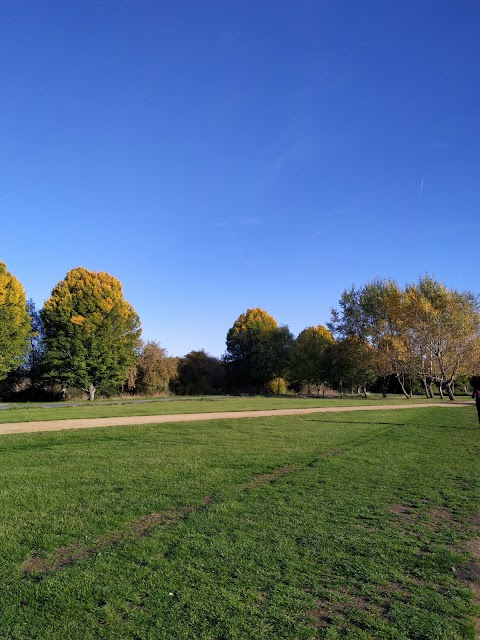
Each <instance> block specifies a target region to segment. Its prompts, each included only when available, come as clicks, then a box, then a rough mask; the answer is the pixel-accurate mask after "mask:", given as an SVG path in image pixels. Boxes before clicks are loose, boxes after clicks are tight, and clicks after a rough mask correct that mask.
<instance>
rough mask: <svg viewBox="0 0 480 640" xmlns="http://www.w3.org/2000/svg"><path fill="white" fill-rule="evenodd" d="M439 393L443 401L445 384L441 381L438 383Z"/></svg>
mask: <svg viewBox="0 0 480 640" xmlns="http://www.w3.org/2000/svg"><path fill="white" fill-rule="evenodd" d="M438 391H439V393H440V398H441V399H442V400H443V382H442V381H441V380H440V382H439V383H438Z"/></svg>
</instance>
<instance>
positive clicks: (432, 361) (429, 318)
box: [329, 275, 480, 400]
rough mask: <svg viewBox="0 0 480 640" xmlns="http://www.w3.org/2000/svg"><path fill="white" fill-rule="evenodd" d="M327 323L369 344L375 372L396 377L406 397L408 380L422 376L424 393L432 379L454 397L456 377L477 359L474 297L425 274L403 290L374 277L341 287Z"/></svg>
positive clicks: (479, 325)
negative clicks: (361, 284) (337, 307)
mask: <svg viewBox="0 0 480 640" xmlns="http://www.w3.org/2000/svg"><path fill="white" fill-rule="evenodd" d="M329 327H330V328H331V329H332V331H333V332H334V333H335V334H336V335H337V336H338V337H340V338H342V339H347V338H356V339H358V340H361V341H363V342H365V344H368V345H369V346H370V347H372V350H371V351H369V354H370V355H369V360H370V361H371V364H372V366H373V368H374V370H375V371H376V373H377V376H380V377H383V378H387V377H388V376H390V375H394V376H395V377H396V379H397V381H398V383H399V385H400V387H401V389H402V391H403V393H404V394H405V395H406V396H407V397H409V396H410V395H411V390H409V389H408V388H407V381H412V380H414V379H421V380H422V381H423V383H424V386H425V389H426V392H427V395H429V394H430V395H431V393H432V392H431V390H430V391H429V389H431V383H432V382H435V383H436V384H438V385H439V388H440V390H441V389H442V388H443V386H445V388H446V390H447V393H448V395H449V397H450V399H452V400H453V399H454V395H453V384H454V381H455V378H456V377H457V376H458V375H469V374H471V373H472V372H473V371H474V370H475V368H476V367H478V366H479V362H480V358H479V354H480V312H479V304H478V299H477V298H476V296H474V295H473V294H472V293H470V292H462V293H461V292H458V291H456V290H455V289H448V288H447V287H446V286H445V285H444V284H442V283H440V282H437V281H436V280H435V279H434V278H432V277H430V276H428V275H426V276H424V277H423V278H420V279H419V281H418V282H417V283H415V284H411V285H407V286H406V287H405V288H404V289H401V288H400V287H399V286H398V285H397V283H396V282H394V281H392V280H379V279H377V280H374V281H373V282H370V283H368V284H366V285H364V286H363V287H361V288H358V289H356V288H355V287H351V288H350V289H347V290H345V291H344V292H343V294H342V296H341V298H340V310H335V309H334V310H332V320H331V322H330V323H329Z"/></svg>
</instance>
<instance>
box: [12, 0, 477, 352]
mask: <svg viewBox="0 0 480 640" xmlns="http://www.w3.org/2000/svg"><path fill="white" fill-rule="evenodd" d="M479 34H480V4H479V3H478V0H472V1H469V0H451V1H446V0H435V1H433V0H431V1H430V0H428V1H422V0H406V1H405V2H387V1H385V0H371V1H362V0H346V1H342V2H338V1H337V0H295V1H294V0H282V1H281V2H279V1H278V0H275V1H274V0H261V1H260V2H259V1H258V0H257V1H255V2H254V1H250V0H246V1H244V2H228V1H227V2H225V0H211V1H210V0H207V1H206V2H199V1H198V0H185V1H184V0H181V1H180V2H165V1H162V0H141V1H134V0H130V1H125V0H118V1H116V2H108V1H106V0H103V1H101V0H100V1H99V0H94V1H93V0H82V1H81V2H65V1H63V0H62V1H60V0H57V1H48V0H45V1H41V2H38V0H22V1H21V2H19V1H18V0H2V1H1V2H0V56H1V60H2V74H1V82H0V92H1V95H0V164H1V171H0V211H1V223H2V226H1V228H2V246H1V251H0V259H2V260H3V261H4V262H6V264H7V267H8V269H9V270H10V271H11V272H12V273H14V274H15V275H16V276H17V277H18V278H19V279H20V280H21V282H22V284H23V285H24V287H25V289H26V291H27V295H28V296H29V297H31V298H33V299H34V301H35V302H36V304H37V307H41V306H42V305H43V302H44V300H45V299H46V298H48V296H49V295H50V292H51V290H52V288H53V287H54V286H55V284H56V283H57V282H58V281H59V280H61V279H62V278H63V277H64V276H65V274H66V272H67V271H68V270H70V269H71V268H73V267H76V266H83V267H86V268H88V269H92V270H95V271H100V270H101V271H107V272H109V273H111V274H112V275H114V276H116V277H117V278H118V279H119V280H121V282H122V283H123V286H124V293H125V297H126V299H127V300H129V301H130V302H131V303H132V304H133V306H134V307H135V309H136V310H137V312H138V313H139V315H140V317H141V319H142V323H143V327H144V338H146V339H155V340H158V341H160V343H161V344H162V345H163V346H164V347H166V348H167V349H168V351H169V352H170V354H172V355H184V354H185V353H187V352H188V351H190V350H192V349H201V348H204V349H206V350H207V351H209V352H210V353H212V354H213V355H217V356H219V355H221V354H222V353H223V351H224V349H225V336H226V333H227V331H228V329H229V328H230V327H231V325H232V324H233V322H234V321H235V319H236V318H237V317H238V315H239V314H240V313H242V312H244V311H245V310H246V309H247V308H251V307H257V306H259V307H262V308H264V309H265V310H266V311H268V312H269V313H270V314H272V315H273V316H274V317H275V318H276V319H277V321H278V322H279V323H280V324H288V325H289V326H290V328H291V329H292V331H293V332H294V333H295V334H297V333H299V332H300V331H301V330H302V329H303V328H305V327H306V326H309V325H313V324H325V323H326V321H327V320H328V318H329V315H330V314H329V310H330V308H331V307H332V306H335V305H336V304H337V302H338V299H339V297H340V295H341V293H342V291H343V289H345V288H346V287H348V286H350V285H351V284H352V283H356V284H357V285H361V284H363V283H366V282H368V281H369V280H371V279H372V278H374V277H376V276H380V277H392V278H394V279H396V280H397V281H398V282H399V283H400V284H402V285H403V284H405V283H407V282H411V281H414V280H416V279H417V278H418V276H420V275H423V274H424V273H425V272H427V271H428V272H429V273H430V274H431V275H434V276H435V277H436V278H438V279H439V280H442V281H443V282H445V283H446V284H447V285H448V286H451V287H456V288H458V289H461V290H464V289H470V290H473V291H475V292H477V293H478V292H479V291H480V269H479V263H480V260H479V250H478V244H479V221H480V218H479V216H480V211H479V200H480V198H479V196H480V153H479V150H480V37H479Z"/></svg>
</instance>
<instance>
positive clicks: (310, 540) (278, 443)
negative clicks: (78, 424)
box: [0, 407, 480, 640]
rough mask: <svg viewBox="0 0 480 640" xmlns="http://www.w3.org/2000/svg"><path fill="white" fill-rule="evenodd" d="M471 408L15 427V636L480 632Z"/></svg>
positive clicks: (6, 505) (4, 537) (8, 550)
mask: <svg viewBox="0 0 480 640" xmlns="http://www.w3.org/2000/svg"><path fill="white" fill-rule="evenodd" d="M474 413H475V412H474V409H471V408H469V407H468V408H467V407H466V408H458V409H456V410H455V411H451V410H446V409H441V408H430V409H421V410H419V411H415V410H409V411H395V412H389V411H376V412H374V413H373V412H372V413H369V412H362V413H348V414H347V413H346V414H315V415H306V416H302V417H276V418H257V419H242V420H229V421H221V420H220V421H214V422H206V423H182V424H176V425H167V424H165V425H157V426H144V427H135V428H134V429H129V428H126V427H114V428H104V429H93V430H87V431H70V432H68V431H64V432H53V433H40V434H28V435H10V436H2V437H1V438H0V478H1V482H0V487H1V489H0V490H1V502H0V505H1V511H2V520H1V524H0V527H1V536H0V580H1V590H2V602H1V623H0V638H5V639H7V638H8V639H12V640H16V639H20V638H21V639H24V640H27V639H28V640H30V639H33V638H36V639H37V638H38V639H45V638H49V639H50V638H51V639H60V638H62V639H64V638H68V639H69V640H70V639H72V640H76V639H78V640H84V639H85V638H111V639H117V638H119V639H121V638H131V639H134V638H142V639H144V638H145V639H147V638H152V639H153V638H155V639H157V638H158V639H167V638H168V639H173V638H175V639H185V640H186V639H187V638H188V639H190V638H199V639H205V640H207V639H209V640H214V639H218V640H220V639H225V638H236V639H242V640H243V639H254V638H255V639H258V638H260V639H269V640H278V639H279V638H285V639H287V638H288V639H292V640H298V639H303V638H305V639H310V640H313V639H314V638H317V639H320V638H328V639H331V638H365V639H366V638H382V639H383V638H398V639H400V638H402V639H407V638H417V639H419V638H422V639H425V640H435V639H436V640H440V639H447V638H448V639H449V640H450V639H452V640H455V639H457V640H460V639H468V638H471V639H473V638H474V637H475V635H474V631H473V625H472V622H471V619H472V616H473V615H474V613H475V610H474V608H473V600H472V591H471V590H470V585H469V583H468V582H466V581H465V580H464V579H463V578H465V574H464V572H463V569H462V567H464V566H467V565H466V564H465V563H467V562H468V557H469V556H468V554H466V553H463V551H462V548H463V546H464V544H465V542H466V541H467V540H468V539H469V538H471V537H472V536H475V535H477V536H478V535H479V532H478V526H477V525H476V524H475V517H476V516H478V513H479V511H480V493H479V474H478V469H479V467H478V464H479V463H478V460H479V459H480V437H479V433H478V428H477V424H476V415H474ZM279 469H283V470H284V471H283V473H282V474H278V473H277V474H276V470H279ZM268 474H271V475H268ZM207 496H209V497H210V500H211V502H210V503H209V504H207V503H206V501H205V498H206V497H207ZM185 507H192V509H191V510H189V511H186V510H185ZM182 509H183V511H182ZM171 510H177V512H181V513H180V515H179V517H177V518H173V519H171V520H170V521H168V522H163V524H162V521H161V518H160V520H159V522H160V523H159V524H158V523H157V524H156V525H155V524H154V525H153V526H152V527H151V528H150V529H147V530H146V531H144V532H143V533H140V534H139V533H138V531H137V532H136V533H135V531H136V530H135V523H138V522H139V521H141V520H140V519H142V518H145V516H147V515H148V514H153V513H156V514H162V513H164V512H171ZM59 549H60V550H62V549H63V550H65V549H67V550H68V549H80V550H85V549H87V550H88V549H90V550H91V549H93V550H94V552H92V553H90V554H84V558H83V559H81V557H80V559H78V558H77V559H76V560H74V561H72V563H71V564H69V565H68V566H64V567H63V568H60V567H59V568H58V569H55V568H54V560H55V558H56V557H58V553H59ZM56 554H57V555H56ZM36 556H37V557H39V558H43V559H46V560H48V559H50V561H51V564H50V569H49V570H45V569H40V570H38V571H33V572H29V571H25V567H26V566H28V565H26V564H25V563H26V562H27V563H28V561H29V560H31V558H32V557H36ZM80 556H81V554H80ZM52 563H53V564H52ZM452 567H453V568H454V569H455V571H454V570H452Z"/></svg>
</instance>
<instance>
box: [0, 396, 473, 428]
mask: <svg viewBox="0 0 480 640" xmlns="http://www.w3.org/2000/svg"><path fill="white" fill-rule="evenodd" d="M470 405H472V406H473V403H472V402H455V403H453V402H452V403H450V402H449V403H446V402H442V403H441V402H435V403H431V404H411V405H405V404H390V405H385V404H384V405H362V406H357V407H321V408H319V407H315V408H313V407H312V408H311V409H308V408H307V409H272V410H269V411H228V412H223V413H178V414H174V415H159V416H123V417H116V418H85V419H82V418H81V419H75V420H41V421H37V422H10V423H5V424H0V435H5V434H8V433H34V432H37V431H63V430H64V429H91V428H95V427H119V426H125V425H141V424H162V423H164V422H199V421H203V420H236V419H238V418H266V417H270V416H298V415H305V414H309V413H337V412H340V411H343V412H345V411H385V410H387V409H422V408H427V409H428V408H429V407H461V406H470Z"/></svg>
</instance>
